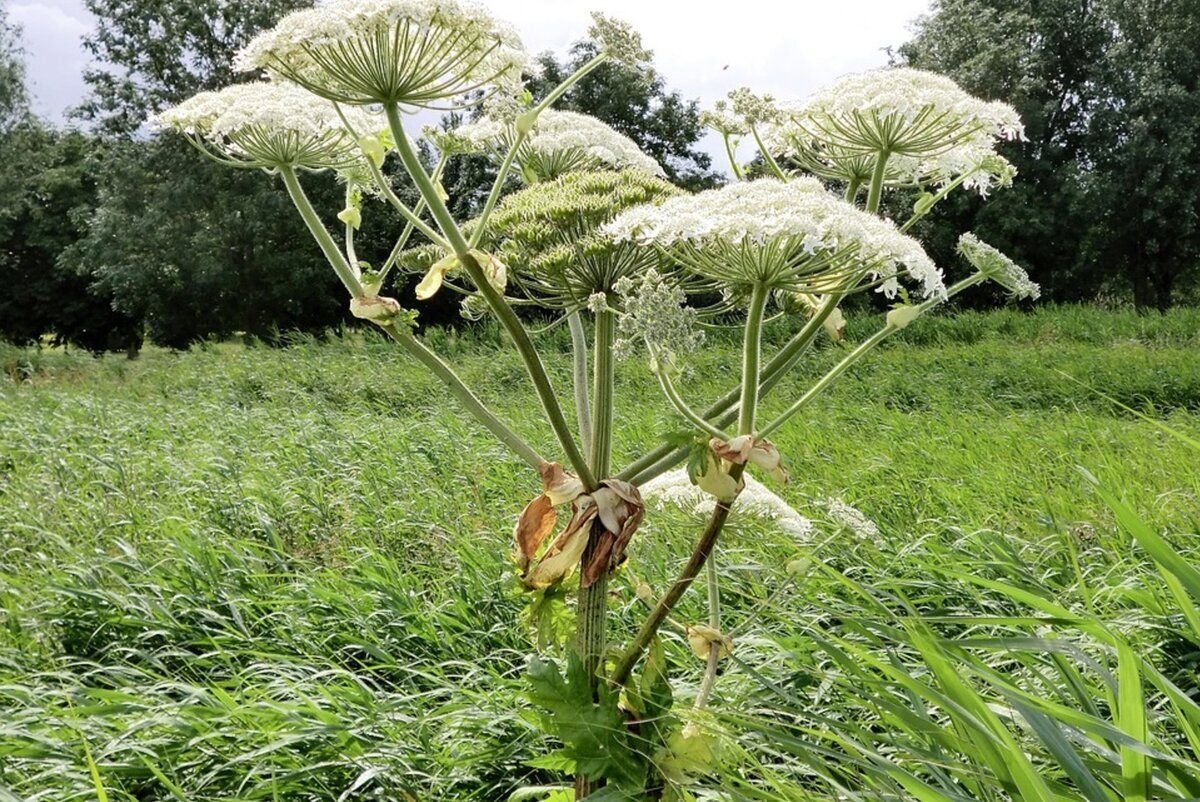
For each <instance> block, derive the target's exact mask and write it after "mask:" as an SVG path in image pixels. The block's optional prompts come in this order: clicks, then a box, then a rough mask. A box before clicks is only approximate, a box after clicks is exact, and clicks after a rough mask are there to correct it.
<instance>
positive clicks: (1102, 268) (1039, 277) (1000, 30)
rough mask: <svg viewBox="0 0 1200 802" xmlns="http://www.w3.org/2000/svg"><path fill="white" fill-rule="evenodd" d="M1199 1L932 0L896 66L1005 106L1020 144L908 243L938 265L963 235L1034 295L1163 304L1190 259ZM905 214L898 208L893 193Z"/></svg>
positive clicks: (1198, 117)
mask: <svg viewBox="0 0 1200 802" xmlns="http://www.w3.org/2000/svg"><path fill="white" fill-rule="evenodd" d="M1198 16H1200V9H1198V7H1197V5H1196V3H1195V0H1182V1H1181V2H1178V3H1162V2H1158V1H1157V0H1145V1H1144V2H1143V1H1142V0H1085V1H1084V2H1079V0H1050V1H1049V2H1041V3H1029V2H1026V1H1025V0H938V1H937V2H935V3H934V4H933V6H932V9H931V13H930V14H928V15H926V16H924V17H922V18H921V19H920V20H919V22H918V24H917V26H916V34H915V36H914V37H913V39H912V40H910V41H909V42H908V43H906V44H905V45H903V46H902V47H901V48H900V49H899V53H898V56H899V60H901V61H903V62H904V63H906V64H909V65H911V66H914V67H920V68H923V69H930V70H934V71H937V72H941V73H944V74H946V75H949V76H950V77H952V78H954V79H955V80H956V81H958V82H959V83H960V84H961V85H962V86H963V87H964V88H965V89H967V90H968V91H970V92H972V93H974V94H977V95H980V96H982V97H987V98H996V99H1001V100H1004V101H1007V102H1009V103H1011V104H1012V105H1014V106H1015V107H1016V109H1017V111H1018V112H1020V114H1021V117H1022V119H1023V120H1024V121H1025V125H1026V133H1027V136H1028V141H1026V142H1021V143H1013V144H1012V145H1009V146H1006V147H1005V148H1003V149H1002V153H1003V155H1005V156H1006V157H1008V158H1009V159H1010V160H1011V161H1012V162H1013V163H1014V164H1015V165H1016V167H1017V168H1018V175H1019V178H1018V180H1017V182H1016V183H1015V184H1014V185H1013V187H1012V188H1011V189H1006V190H1004V191H1002V192H997V193H996V195H995V197H994V198H991V199H989V201H988V202H987V203H986V204H984V203H981V202H980V201H979V200H977V199H974V198H971V197H968V196H966V195H959V196H956V197H954V198H952V199H949V200H948V201H947V202H946V203H944V204H942V206H941V207H940V208H939V209H938V210H937V211H936V212H935V213H934V214H933V215H931V217H930V218H929V219H928V220H926V221H925V222H924V223H923V224H922V225H921V227H920V228H918V230H917V233H918V234H920V235H921V237H922V239H923V240H924V241H925V242H926V243H927V246H928V249H929V251H930V253H931V254H932V255H933V256H934V257H935V258H936V259H937V260H938V261H939V262H943V261H947V260H949V258H950V255H951V252H952V248H953V242H954V239H955V237H956V236H957V233H958V232H960V231H963V230H974V231H976V232H977V233H978V234H979V235H980V236H981V237H983V238H984V239H985V240H987V241H989V242H992V243H993V244H995V245H997V246H998V247H1000V248H1001V250H1003V251H1005V252H1006V253H1008V254H1010V255H1011V256H1013V257H1014V258H1015V259H1016V260H1017V261H1018V262H1020V263H1021V264H1023V265H1027V266H1029V268H1030V274H1031V276H1032V277H1033V279H1034V280H1035V281H1037V282H1039V283H1040V284H1041V285H1042V289H1043V291H1044V293H1045V295H1046V296H1047V297H1049V298H1053V299H1056V300H1083V299H1091V298H1095V297H1097V296H1098V295H1101V294H1106V293H1125V292H1128V291H1129V290H1132V291H1133V298H1134V301H1135V302H1136V304H1137V305H1138V307H1139V308H1153V307H1157V308H1159V309H1165V308H1166V307H1167V306H1169V305H1170V304H1171V302H1172V300H1173V299H1175V297H1176V295H1177V294H1178V290H1179V289H1181V288H1182V287H1184V286H1186V285H1187V284H1188V283H1189V282H1192V281H1193V279H1194V278H1195V276H1196V265H1198V264H1200V245H1198V244H1197V243H1198V242H1200V240H1198V237H1200V235H1198V234H1197V223H1196V219H1197V212H1196V208H1197V204H1200V191H1198V190H1197V189H1196V187H1197V186H1198V185H1200V183H1198V182H1197V180H1196V179H1195V178H1194V173H1195V170H1196V164H1198V163H1200V141H1198V140H1197V138H1196V136H1195V135H1194V132H1195V131H1196V130H1197V128H1200V107H1198V106H1197V103H1198V101H1197V100H1196V91H1195V89H1196V85H1197V80H1198V78H1197V76H1198V75H1200V44H1197V43H1198V42H1200V36H1198V35H1197V32H1196V19H1197V17H1198ZM895 202H896V203H898V204H902V205H903V204H907V203H908V202H909V200H908V199H896V201H895Z"/></svg>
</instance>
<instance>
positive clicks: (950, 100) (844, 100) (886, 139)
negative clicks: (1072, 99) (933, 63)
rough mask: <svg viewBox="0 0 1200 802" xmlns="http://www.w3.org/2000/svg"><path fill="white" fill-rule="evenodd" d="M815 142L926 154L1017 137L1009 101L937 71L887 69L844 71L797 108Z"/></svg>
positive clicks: (1018, 128)
mask: <svg viewBox="0 0 1200 802" xmlns="http://www.w3.org/2000/svg"><path fill="white" fill-rule="evenodd" d="M797 123H798V124H799V125H802V126H807V127H809V129H810V133H811V134H813V135H814V136H816V137H817V138H819V139H822V140H824V141H828V142H830V143H833V144H838V145H842V146H843V147H846V148H850V149H854V150H858V151H861V152H869V153H883V152H886V153H892V154H897V153H898V154H903V155H908V156H928V155H932V154H935V153H940V152H942V151H945V150H947V149H949V148H952V147H955V146H956V145H959V144H962V143H964V142H970V141H975V140H978V139H981V138H982V139H987V140H992V141H994V140H997V139H1018V138H1020V137H1022V136H1024V130H1025V129H1024V127H1023V126H1022V125H1021V119H1020V117H1019V116H1018V115H1017V112H1016V110H1014V109H1013V108H1012V106H1009V105H1006V104H1004V103H989V102H986V101H983V100H980V99H979V98H976V97H973V96H971V95H969V94H967V93H966V92H964V91H963V90H962V89H961V88H960V87H959V86H958V84H956V83H954V81H952V80H950V79H949V78H947V77H945V76H943V75H937V74H936V73H932V72H925V71H924V70H914V69H910V68H907V67H893V68H886V69H879V70H870V71H868V72H863V73H858V74H856V75H848V76H846V77H844V78H842V79H840V80H838V81H836V82H834V84H833V85H832V86H830V87H829V88H828V89H826V90H825V91H823V92H820V93H818V94H817V95H816V96H814V97H813V98H812V99H811V100H810V101H809V102H808V103H807V104H805V105H804V106H802V107H801V108H800V109H799V114H798V115H797Z"/></svg>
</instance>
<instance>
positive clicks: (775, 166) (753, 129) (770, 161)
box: [750, 125, 788, 181]
mask: <svg viewBox="0 0 1200 802" xmlns="http://www.w3.org/2000/svg"><path fill="white" fill-rule="evenodd" d="M750 133H751V135H753V136H754V143H755V144H756V145H758V152H759V153H761V154H762V157H763V161H764V162H766V164H767V167H769V168H770V169H771V172H772V173H774V174H775V177H776V178H778V179H779V180H780V181H787V180H788V176H787V173H785V172H784V171H783V169H782V168H780V166H779V162H777V161H775V157H774V156H772V155H771V151H769V150H767V146H766V145H764V144H763V141H762V137H760V136H759V135H758V128H757V126H753V125H752V126H750Z"/></svg>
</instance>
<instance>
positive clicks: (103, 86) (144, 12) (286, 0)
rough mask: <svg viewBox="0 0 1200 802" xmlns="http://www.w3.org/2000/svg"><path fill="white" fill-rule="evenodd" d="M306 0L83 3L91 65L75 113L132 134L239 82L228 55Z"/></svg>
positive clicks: (103, 126)
mask: <svg viewBox="0 0 1200 802" xmlns="http://www.w3.org/2000/svg"><path fill="white" fill-rule="evenodd" d="M311 5H312V3H311V2H310V1H309V0H250V2H238V3H227V2H222V0H199V1H198V2H195V1H194V0H87V2H86V6H87V9H88V11H90V12H91V13H92V14H93V15H94V16H95V18H96V27H95V28H94V29H93V30H92V31H91V32H90V33H89V34H88V36H87V37H86V38H85V39H84V47H85V48H86V49H87V51H88V52H89V53H90V54H91V56H92V58H93V60H94V62H95V66H94V67H92V68H91V69H89V70H88V71H87V72H86V73H85V74H84V80H85V81H86V82H87V84H88V86H89V87H90V88H91V90H92V96H91V97H90V98H89V99H88V100H87V101H85V102H84V103H83V105H82V106H81V107H80V108H79V114H80V115H81V116H83V117H84V118H86V119H88V120H91V121H93V122H94V123H95V124H96V125H97V126H98V128H99V130H100V131H101V132H103V133H105V134H115V135H118V136H131V135H133V134H134V133H135V132H136V131H137V130H138V129H139V128H140V127H141V126H142V125H143V124H144V123H145V122H146V120H147V119H149V117H150V116H151V115H153V114H156V113H157V112H159V111H162V110H163V109H164V108H166V107H167V106H170V105H173V104H175V103H179V102H180V101H182V100H183V99H184V98H187V97H189V96H191V95H194V94H195V93H197V92H200V91H203V90H206V89H218V88H220V87H223V86H227V85H229V84H231V83H235V82H236V81H238V80H245V76H241V75H239V74H237V73H235V72H234V70H233V57H234V55H235V54H236V53H237V51H238V49H239V48H240V47H241V46H242V45H243V44H245V43H246V42H247V41H248V40H249V39H250V37H252V36H253V35H254V34H256V33H258V32H259V31H260V30H262V29H264V28H267V27H269V26H271V25H273V24H274V23H275V22H276V21H277V20H278V19H279V18H280V17H282V16H283V15H284V14H286V13H287V12H289V11H292V10H294V9H297V8H306V7H308V6H311Z"/></svg>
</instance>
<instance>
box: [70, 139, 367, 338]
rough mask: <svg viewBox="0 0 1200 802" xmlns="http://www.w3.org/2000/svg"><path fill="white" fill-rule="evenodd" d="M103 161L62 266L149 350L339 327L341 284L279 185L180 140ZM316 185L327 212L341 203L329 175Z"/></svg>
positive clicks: (127, 149)
mask: <svg viewBox="0 0 1200 802" xmlns="http://www.w3.org/2000/svg"><path fill="white" fill-rule="evenodd" d="M103 159H104V162H103V163H104V170H103V172H102V173H101V176H100V185H99V188H98V200H97V204H96V207H95V209H94V211H92V212H91V214H90V217H89V218H88V221H87V223H88V225H87V232H86V234H85V235H84V236H83V237H82V238H81V239H79V240H78V241H77V242H75V243H73V244H72V245H71V246H70V248H69V249H68V250H67V252H66V254H65V255H64V259H65V260H66V261H67V262H68V263H69V264H71V265H73V266H74V267H75V268H76V269H77V270H79V271H81V272H86V273H89V274H90V275H91V277H92V280H93V282H94V285H95V286H96V288H97V289H99V290H100V291H102V292H105V293H107V294H109V295H111V296H112V297H113V298H114V300H115V303H116V304H117V306H118V308H119V309H121V310H122V311H123V312H125V313H126V314H128V315H130V316H131V317H133V318H135V319H139V320H144V321H145V322H146V327H147V333H148V335H149V337H150V339H151V340H152V341H153V342H155V343H157V344H159V345H166V346H170V347H173V348H186V347H187V346H189V345H191V344H192V343H194V342H196V341H199V340H202V339H205V338H210V337H225V336H229V335H230V334H232V333H234V332H244V333H245V334H246V335H248V336H254V337H260V338H273V337H274V336H275V334H276V332H277V331H278V330H280V329H292V328H295V329H301V330H308V331H314V330H316V331H319V330H321V329H324V328H326V327H328V326H332V325H336V324H337V323H338V322H339V321H340V320H342V318H343V316H344V315H345V310H344V302H340V301H339V300H338V299H339V297H340V296H339V294H338V286H337V279H336V276H334V275H333V273H332V271H331V270H330V269H329V266H328V265H327V264H326V263H325V262H324V260H323V259H322V258H321V254H320V253H319V252H318V251H317V250H316V249H314V248H313V247H312V244H311V239H310V238H309V236H308V232H307V231H306V230H305V228H304V224H303V222H302V221H301V220H300V218H299V217H298V216H297V215H296V213H295V210H294V209H293V208H292V206H291V201H290V200H289V199H288V197H287V194H286V193H285V192H284V191H283V190H282V188H281V187H280V186H279V184H278V182H277V181H276V180H274V179H272V178H270V177H268V176H266V175H265V174H263V173H261V172H258V171H250V170H245V171H242V170H237V171H235V170H229V169H228V168H225V167H221V166H219V165H215V164H210V163H208V162H206V161H205V160H204V159H202V158H200V157H199V156H198V155H197V154H196V152H195V151H194V150H193V149H192V148H191V147H190V146H189V145H188V144H187V143H185V142H184V141H183V140H182V139H180V138H176V137H162V138H159V139H155V140H152V141H150V142H136V143H113V144H112V145H111V146H109V147H108V148H107V149H106V151H105V153H104V156H103ZM313 183H316V182H313ZM317 189H318V192H316V193H314V194H315V195H317V197H318V199H319V200H321V201H323V204H322V205H323V207H324V208H325V209H336V208H340V207H341V197H340V195H341V191H340V190H339V188H338V187H337V186H336V185H335V184H334V182H333V180H332V179H327V180H326V182H325V183H324V184H318V185H317ZM185 210H186V211H185ZM368 214H369V211H368ZM363 251H364V255H366V254H369V253H370V249H369V248H368V247H366V246H364V248H363ZM372 255H373V254H372Z"/></svg>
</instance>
